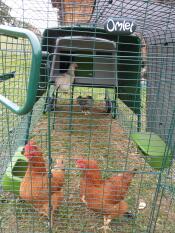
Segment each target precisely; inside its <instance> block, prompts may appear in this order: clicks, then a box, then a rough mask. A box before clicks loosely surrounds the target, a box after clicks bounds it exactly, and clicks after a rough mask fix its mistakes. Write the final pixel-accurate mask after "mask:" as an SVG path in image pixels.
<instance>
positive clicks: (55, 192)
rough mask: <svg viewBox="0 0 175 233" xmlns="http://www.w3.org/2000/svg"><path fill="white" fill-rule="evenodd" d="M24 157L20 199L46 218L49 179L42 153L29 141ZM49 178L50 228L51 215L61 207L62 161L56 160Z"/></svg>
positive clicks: (62, 196)
mask: <svg viewBox="0 0 175 233" xmlns="http://www.w3.org/2000/svg"><path fill="white" fill-rule="evenodd" d="M24 155H25V156H26V158H27V160H28V167H27V171H26V174H25V176H24V178H23V180H22V182H21V186H20V197H21V198H22V199H23V200H25V201H27V202H29V203H31V204H32V205H33V206H34V208H35V210H36V211H38V212H39V213H40V214H42V215H44V216H46V217H47V218H48V213H49V178H48V173H47V169H46V162H45V160H44V157H43V153H42V152H41V150H40V148H39V147H38V146H37V145H36V143H35V142H33V141H30V142H28V144H26V145H25V147H24ZM51 172H52V178H51V197H50V198H51V205H52V210H51V226H52V225H53V214H54V212H55V210H56V209H57V208H58V207H59V206H60V205H61V203H62V201H63V198H64V195H63V190H62V187H63V184H64V164H63V160H61V159H60V160H59V159H58V160H57V161H56V165H55V167H54V168H53V169H52V171H51Z"/></svg>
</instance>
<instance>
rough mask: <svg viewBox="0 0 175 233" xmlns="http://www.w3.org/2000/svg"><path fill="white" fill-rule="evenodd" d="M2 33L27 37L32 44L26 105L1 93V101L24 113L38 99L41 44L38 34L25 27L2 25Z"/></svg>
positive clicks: (19, 113) (16, 111) (8, 106)
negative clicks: (13, 100) (14, 101)
mask: <svg viewBox="0 0 175 233" xmlns="http://www.w3.org/2000/svg"><path fill="white" fill-rule="evenodd" d="M0 35H5V36H10V37H17V38H18V37H21V38H27V39H28V40H29V41H30V43H31V46H32V62H31V69H30V77H29V83H28V89H27V98H26V101H25V103H24V105H23V106H22V107H21V106H18V105H17V104H15V103H13V102H12V101H11V100H9V99H7V98H6V97H5V96H3V95H0V103H2V104H3V105H5V106H6V107H7V108H8V109H10V110H11V111H12V112H14V113H15V114H17V115H24V114H26V113H28V112H30V111H31V109H32V108H33V105H34V104H35V101H36V94H37V88H38V82H39V73H40V65H41V45H40V42H39V40H38V38H37V36H36V35H35V34H34V33H33V32H31V31H29V30H27V29H23V28H18V27H9V26H4V25H0Z"/></svg>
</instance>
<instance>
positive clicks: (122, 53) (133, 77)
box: [41, 26, 141, 114]
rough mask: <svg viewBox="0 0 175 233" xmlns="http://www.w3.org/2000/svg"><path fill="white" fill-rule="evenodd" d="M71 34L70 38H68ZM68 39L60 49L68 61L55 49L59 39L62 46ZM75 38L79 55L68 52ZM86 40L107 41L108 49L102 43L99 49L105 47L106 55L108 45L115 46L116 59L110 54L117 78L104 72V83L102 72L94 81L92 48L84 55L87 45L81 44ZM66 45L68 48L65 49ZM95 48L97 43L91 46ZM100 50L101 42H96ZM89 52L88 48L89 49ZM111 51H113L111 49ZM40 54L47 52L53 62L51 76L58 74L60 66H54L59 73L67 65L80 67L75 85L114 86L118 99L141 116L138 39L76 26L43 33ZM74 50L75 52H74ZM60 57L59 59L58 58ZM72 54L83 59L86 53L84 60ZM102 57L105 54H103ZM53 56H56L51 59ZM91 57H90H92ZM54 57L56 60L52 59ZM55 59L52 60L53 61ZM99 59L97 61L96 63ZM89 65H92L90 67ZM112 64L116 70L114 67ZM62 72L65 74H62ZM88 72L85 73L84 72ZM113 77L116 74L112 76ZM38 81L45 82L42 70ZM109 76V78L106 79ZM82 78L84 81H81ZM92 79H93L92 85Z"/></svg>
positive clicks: (105, 56)
mask: <svg viewBox="0 0 175 233" xmlns="http://www.w3.org/2000/svg"><path fill="white" fill-rule="evenodd" d="M70 31H71V36H70ZM68 37H70V39H69V40H70V42H69V43H68V41H67V40H65V46H64V43H63V44H61V47H62V48H63V50H64V52H66V53H67V54H68V53H70V54H71V55H70V57H69V58H68V56H66V55H63V54H62V55H61V51H60V50H59V51H58V48H56V47H57V46H58V45H59V44H58V42H59V43H60V40H59V39H60V38H62V42H63V41H64V38H68ZM75 37H81V43H80V41H79V42H78V44H79V45H80V44H82V45H81V46H80V47H81V51H80V50H78V52H76V51H73V50H72V49H71V46H72V43H73V39H74V38H75ZM87 37H91V38H93V37H94V38H95V40H97V38H99V39H103V40H106V43H108V45H107V44H106V45H105V44H103V43H104V42H101V43H102V44H101V45H105V46H108V47H106V48H107V49H106V51H105V52H109V51H108V49H109V42H111V46H112V43H113V42H115V45H116V53H115V55H114V54H112V53H111V56H116V57H114V59H115V62H116V64H117V74H112V72H111V73H110V72H109V71H111V70H114V71H115V69H116V68H115V67H113V68H111V67H110V68H109V67H108V68H107V71H108V74H107V73H106V74H107V75H106V80H107V81H106V80H104V77H103V78H102V79H101V80H100V76H101V74H102V75H104V72H101V73H99V74H100V75H98V78H96V79H95V78H94V72H93V71H91V70H92V69H94V70H95V69H96V68H95V67H94V64H95V63H94V61H93V59H92V57H90V54H93V52H94V51H93V46H91V53H90V52H88V53H87V42H86V41H84V42H83V38H84V40H87ZM66 43H67V45H68V46H66ZM83 43H85V44H86V49H85V50H84V52H83V51H82V48H83ZM94 44H96V45H98V42H96V43H94ZM99 46H100V42H99ZM68 47H70V50H69V51H68ZM89 48H90V47H89ZM111 48H112V47H111ZM42 50H43V51H47V52H48V53H49V54H52V55H53V60H52V65H51V66H52V69H51V75H52V76H55V75H57V74H58V73H59V65H58V63H57V62H59V63H60V67H61V70H64V69H65V70H66V69H67V66H66V64H65V61H66V62H70V61H75V62H78V63H79V71H77V73H76V75H77V78H76V80H75V84H76V85H80V86H81V84H82V80H83V85H84V86H85V85H87V86H94V87H97V86H98V87H110V86H111V87H114V85H115V83H118V97H119V98H120V99H121V100H122V101H123V102H124V103H125V104H126V105H127V106H128V107H129V108H130V109H131V110H132V111H133V112H134V113H136V114H140V107H141V106H140V104H141V97H140V79H141V76H140V70H141V42H140V39H139V37H137V36H135V35H129V36H116V35H110V34H108V33H105V31H104V30H103V29H102V28H93V27H92V28H90V27H85V26H84V27H81V26H80V27H78V26H75V27H73V28H70V27H66V26H65V27H62V28H59V30H58V29H57V28H50V29H46V30H45V31H44V33H43V40H42ZM74 50H75V49H74ZM102 51H103V46H101V51H99V50H98V52H101V53H102ZM58 53H60V57H59V54H58ZM75 53H77V54H78V53H79V54H80V55H81V54H82V53H83V54H84V55H85V54H86V53H87V57H85V56H76V55H75ZM103 53H104V51H103ZM54 54H57V55H55V56H54ZM92 56H93V55H92ZM109 56H110V54H108V55H107V54H105V53H104V58H103V59H108V57H109ZM54 57H55V58H54ZM54 59H55V60H54ZM97 60H98V58H96V63H98V62H97ZM99 61H100V62H99V64H100V63H101V67H98V68H97V69H98V70H100V69H101V70H102V71H103V69H104V64H103V62H102V61H101V60H99ZM85 63H87V64H88V63H89V65H85ZM92 63H94V64H93V65H92ZM116 64H115V66H116ZM65 70H64V71H65ZM86 70H87V71H86ZM114 73H115V72H114ZM41 74H42V76H41V80H42V79H43V80H46V79H44V70H43V69H42V70H41ZM110 75H111V78H109V76H110ZM81 76H83V78H84V79H82V78H81ZM116 76H117V82H116ZM92 79H94V80H93V81H92Z"/></svg>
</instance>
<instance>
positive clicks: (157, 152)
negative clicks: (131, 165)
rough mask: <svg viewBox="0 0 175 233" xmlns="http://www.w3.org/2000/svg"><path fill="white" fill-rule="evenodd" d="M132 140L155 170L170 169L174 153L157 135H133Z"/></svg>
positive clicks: (148, 133)
mask: <svg viewBox="0 0 175 233" xmlns="http://www.w3.org/2000/svg"><path fill="white" fill-rule="evenodd" d="M131 138H132V139H133V141H134V142H135V143H136V144H137V146H138V148H139V149H140V150H141V151H142V153H143V154H144V155H145V156H144V159H145V161H146V162H147V163H149V165H150V166H151V167H152V168H154V169H161V168H168V167H170V165H171V162H172V157H173V155H172V152H171V150H170V149H169V150H167V145H166V143H165V142H164V141H163V140H162V139H161V138H160V137H159V136H158V135H157V134H155V133H153V132H146V133H141V132H140V133H133V134H131Z"/></svg>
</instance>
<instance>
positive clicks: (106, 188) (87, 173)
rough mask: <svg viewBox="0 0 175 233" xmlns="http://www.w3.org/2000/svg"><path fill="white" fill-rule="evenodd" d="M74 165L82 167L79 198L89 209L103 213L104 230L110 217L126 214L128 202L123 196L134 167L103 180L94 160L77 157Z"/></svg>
mask: <svg viewBox="0 0 175 233" xmlns="http://www.w3.org/2000/svg"><path fill="white" fill-rule="evenodd" d="M76 166H77V167H78V168H81V169H83V170H82V177H81V180H80V198H81V200H82V201H83V202H84V203H85V204H86V205H87V207H88V208H89V209H92V210H94V211H96V212H99V213H101V214H103V216H104V226H103V228H104V230H105V232H106V230H107V229H110V228H109V226H108V225H109V223H110V222H111V220H112V219H114V218H116V217H120V216H123V215H125V214H126V215H127V214H128V212H127V211H128V204H127V203H126V202H125V201H124V198H125V196H126V194H127V192H128V189H129V186H130V184H131V181H132V178H133V176H134V175H135V171H136V169H134V170H133V171H131V172H124V173H121V174H119V175H115V176H112V177H110V178H108V179H106V180H104V179H102V176H101V172H100V168H99V166H98V163H97V161H96V160H87V159H77V160H76Z"/></svg>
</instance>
